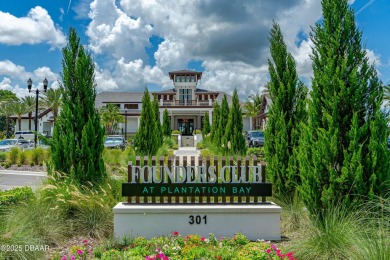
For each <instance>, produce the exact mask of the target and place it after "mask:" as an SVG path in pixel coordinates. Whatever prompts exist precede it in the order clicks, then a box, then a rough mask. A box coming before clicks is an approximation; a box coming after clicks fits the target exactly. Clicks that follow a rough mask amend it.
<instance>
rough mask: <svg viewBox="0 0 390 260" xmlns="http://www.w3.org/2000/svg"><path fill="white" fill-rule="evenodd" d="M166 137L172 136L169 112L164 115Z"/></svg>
mask: <svg viewBox="0 0 390 260" xmlns="http://www.w3.org/2000/svg"><path fill="white" fill-rule="evenodd" d="M162 130H163V134H164V136H171V133H172V131H171V118H170V117H169V115H168V110H167V109H165V110H164V114H163V126H162Z"/></svg>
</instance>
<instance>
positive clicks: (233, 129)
mask: <svg viewBox="0 0 390 260" xmlns="http://www.w3.org/2000/svg"><path fill="white" fill-rule="evenodd" d="M224 129H225V133H224V136H223V143H224V149H225V150H226V151H228V153H230V154H232V153H233V154H240V155H243V154H245V151H246V146H245V137H244V135H243V134H242V132H243V130H244V125H243V122H242V111H241V106H240V100H239V99H238V94H237V89H234V92H233V99H232V107H231V108H230V112H229V117H228V122H227V124H226V126H225V127H224Z"/></svg>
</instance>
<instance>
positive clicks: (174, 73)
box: [168, 70, 202, 80]
mask: <svg viewBox="0 0 390 260" xmlns="http://www.w3.org/2000/svg"><path fill="white" fill-rule="evenodd" d="M168 74H169V78H170V79H173V75H188V74H196V75H197V76H198V77H197V78H198V80H199V79H201V78H202V72H200V71H194V70H176V71H171V72H169V73H168Z"/></svg>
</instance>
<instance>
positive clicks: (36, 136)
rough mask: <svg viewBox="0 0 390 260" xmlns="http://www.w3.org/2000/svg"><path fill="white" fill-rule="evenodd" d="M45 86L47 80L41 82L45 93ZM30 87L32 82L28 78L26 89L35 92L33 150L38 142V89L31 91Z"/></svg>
mask: <svg viewBox="0 0 390 260" xmlns="http://www.w3.org/2000/svg"><path fill="white" fill-rule="evenodd" d="M47 84H48V81H47V79H46V78H45V79H44V80H43V91H44V92H46V90H47ZM31 87H32V80H31V78H29V79H28V80H27V88H28V92H30V93H31V91H35V95H36V96H35V136H34V148H37V142H38V98H39V92H40V91H39V89H38V88H37V89H35V90H34V89H31Z"/></svg>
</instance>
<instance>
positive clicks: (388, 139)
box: [387, 138, 390, 150]
mask: <svg viewBox="0 0 390 260" xmlns="http://www.w3.org/2000/svg"><path fill="white" fill-rule="evenodd" d="M387 148H388V149H389V150H390V138H387Z"/></svg>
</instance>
